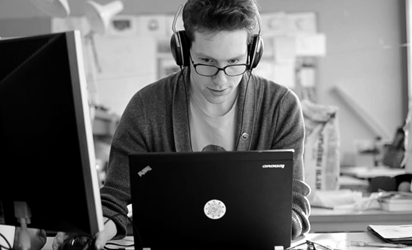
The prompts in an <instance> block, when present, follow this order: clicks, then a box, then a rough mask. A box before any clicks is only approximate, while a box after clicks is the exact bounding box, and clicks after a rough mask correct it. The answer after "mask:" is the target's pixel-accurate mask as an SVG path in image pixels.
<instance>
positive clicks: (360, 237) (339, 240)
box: [43, 232, 412, 250]
mask: <svg viewBox="0 0 412 250" xmlns="http://www.w3.org/2000/svg"><path fill="white" fill-rule="evenodd" d="M305 240H310V241H313V242H316V243H319V244H322V245H325V246H329V247H331V248H333V249H339V250H346V249H351V250H352V249H353V250H371V249H380V250H384V249H386V250H393V249H394V248H377V247H356V246H352V244H351V242H352V241H364V242H380V243H382V242H383V241H382V240H381V239H379V238H378V237H376V236H375V235H373V234H371V233H369V232H361V233H324V234H317V233H311V234H308V235H305V236H301V237H298V238H297V239H296V240H294V241H292V244H291V247H293V246H297V245H299V244H300V243H302V242H304V241H305ZM52 242H53V237H48V238H47V243H46V245H45V246H44V248H43V250H52V247H51V245H52ZM112 242H116V243H118V244H122V245H129V244H131V243H132V242H133V237H132V236H128V237H126V238H125V239H123V240H117V241H112ZM402 249H403V250H412V246H411V247H406V248H402Z"/></svg>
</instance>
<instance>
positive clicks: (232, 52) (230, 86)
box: [190, 30, 248, 104]
mask: <svg viewBox="0 0 412 250" xmlns="http://www.w3.org/2000/svg"><path fill="white" fill-rule="evenodd" d="M247 36H248V33H247V31H246V30H237V31H220V32H217V33H212V34H210V33H199V32H195V40H194V41H193V42H192V48H191V50H190V54H191V57H192V60H193V62H194V63H195V64H198V63H201V64H207V65H214V66H216V67H220V68H223V67H225V66H228V65H232V64H244V63H246V61H247ZM190 67H191V76H190V80H191V87H192V89H193V91H195V93H196V94H197V95H198V94H199V93H200V94H201V96H202V97H203V98H204V99H205V100H206V101H207V102H209V103H212V104H224V103H228V102H229V103H230V104H232V103H233V101H234V100H235V98H236V96H237V89H238V85H239V82H240V80H241V79H242V75H240V76H227V75H226V74H225V72H223V70H220V71H219V72H218V74H217V75H215V76H212V77H206V76H201V75H199V74H197V73H196V71H195V69H194V67H193V64H192V63H190Z"/></svg>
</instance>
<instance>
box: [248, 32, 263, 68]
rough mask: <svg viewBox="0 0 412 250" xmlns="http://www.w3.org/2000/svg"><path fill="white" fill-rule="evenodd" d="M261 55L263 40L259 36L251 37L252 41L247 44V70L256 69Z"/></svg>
mask: <svg viewBox="0 0 412 250" xmlns="http://www.w3.org/2000/svg"><path fill="white" fill-rule="evenodd" d="M262 55H263V39H262V38H261V37H260V36H259V35H255V36H253V41H252V43H251V44H249V58H250V63H249V68H248V69H249V70H252V69H254V68H256V66H257V65H258V64H259V61H260V59H261V58H262Z"/></svg>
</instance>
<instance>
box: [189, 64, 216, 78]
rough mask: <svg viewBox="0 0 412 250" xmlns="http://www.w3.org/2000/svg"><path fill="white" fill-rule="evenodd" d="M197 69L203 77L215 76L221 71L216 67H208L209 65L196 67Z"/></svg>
mask: <svg viewBox="0 0 412 250" xmlns="http://www.w3.org/2000/svg"><path fill="white" fill-rule="evenodd" d="M195 69H196V72H197V73H198V74H199V75H202V76H214V75H215V74H216V73H217V71H218V70H219V69H218V68H216V67H213V66H207V65H196V68H195Z"/></svg>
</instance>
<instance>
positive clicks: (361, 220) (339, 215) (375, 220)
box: [309, 208, 412, 233]
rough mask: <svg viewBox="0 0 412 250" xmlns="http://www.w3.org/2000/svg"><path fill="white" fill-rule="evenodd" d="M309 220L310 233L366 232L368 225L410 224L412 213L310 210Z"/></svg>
mask: <svg viewBox="0 0 412 250" xmlns="http://www.w3.org/2000/svg"><path fill="white" fill-rule="evenodd" d="M309 220H310V223H311V233H318V232H363V231H365V230H366V227H367V226H368V225H370V224H375V225H388V224H393V225H400V224H412V211H405V212H403V211H402V212H388V211H383V210H366V211H352V210H338V209H336V210H329V209H321V208H312V212H311V215H310V216H309Z"/></svg>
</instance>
